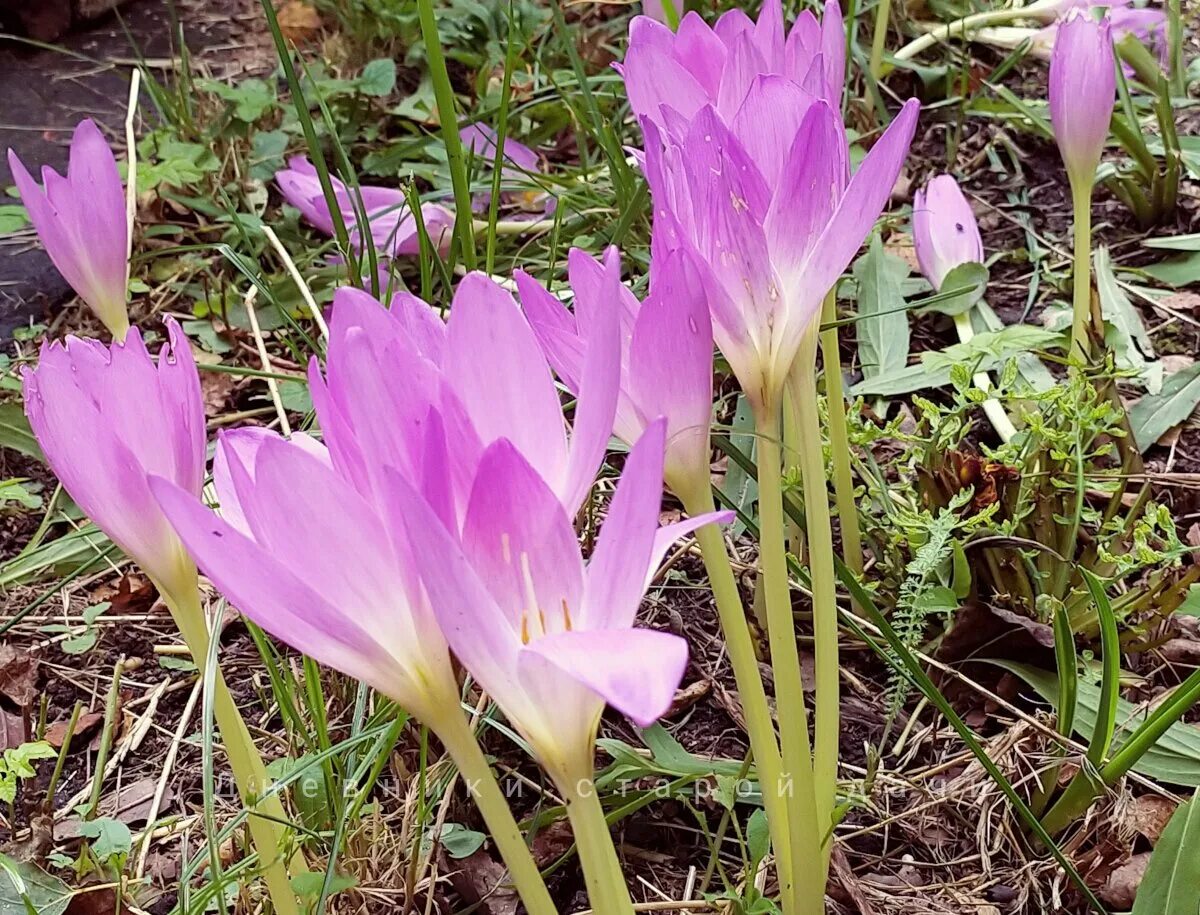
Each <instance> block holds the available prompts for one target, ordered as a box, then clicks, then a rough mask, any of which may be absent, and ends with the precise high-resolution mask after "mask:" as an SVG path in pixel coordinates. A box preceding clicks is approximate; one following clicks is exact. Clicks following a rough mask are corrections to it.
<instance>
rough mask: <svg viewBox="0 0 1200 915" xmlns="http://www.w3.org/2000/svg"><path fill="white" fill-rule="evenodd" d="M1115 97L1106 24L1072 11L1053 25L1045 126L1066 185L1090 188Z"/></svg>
mask: <svg viewBox="0 0 1200 915" xmlns="http://www.w3.org/2000/svg"><path fill="white" fill-rule="evenodd" d="M1116 93H1117V75H1116V69H1115V57H1114V52H1113V44H1112V25H1111V23H1110V22H1109V21H1108V19H1104V20H1102V21H1100V22H1097V21H1096V20H1095V19H1092V18H1091V16H1089V15H1087V14H1086V13H1084V12H1081V11H1079V10H1072V11H1071V12H1070V13H1069V14H1068V15H1067V17H1066V19H1065V20H1064V21H1063V22H1062V23H1061V24H1060V25H1059V26H1058V37H1057V40H1056V41H1055V42H1054V54H1053V56H1052V57H1051V59H1050V122H1051V124H1052V125H1053V127H1054V139H1055V141H1056V142H1057V143H1058V149H1059V152H1060V153H1061V154H1062V158H1063V163H1064V164H1065V165H1066V167H1067V175H1068V177H1069V178H1070V179H1071V182H1072V184H1076V183H1082V184H1081V186H1084V184H1086V186H1087V187H1091V184H1092V181H1093V180H1094V178H1095V174H1096V169H1097V167H1099V165H1100V156H1101V154H1102V153H1103V152H1104V143H1105V141H1106V140H1107V139H1108V127H1109V123H1110V121H1111V120H1112V112H1113V105H1114V104H1115V102H1116Z"/></svg>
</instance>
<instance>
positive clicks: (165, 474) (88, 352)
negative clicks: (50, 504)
mask: <svg viewBox="0 0 1200 915" xmlns="http://www.w3.org/2000/svg"><path fill="white" fill-rule="evenodd" d="M166 326H167V336H168V342H167V344H166V345H165V346H164V347H163V348H162V350H161V352H160V353H159V357H158V361H157V364H155V360H154V358H153V357H151V355H150V353H149V352H148V351H147V350H146V346H145V344H144V343H143V342H142V337H141V334H140V333H139V332H138V330H137V329H136V328H133V329H132V330H130V331H129V333H128V335H127V336H126V338H125V340H124V342H121V343H113V344H112V345H111V346H104V345H103V344H101V343H100V342H98V341H96V340H82V339H79V338H77V337H68V338H67V341H66V343H65V345H64V344H60V343H46V344H43V345H42V351H41V357H40V359H39V361H38V366H37V368H36V369H29V368H26V369H24V370H23V375H24V380H25V411H26V413H27V414H28V416H29V424H30V426H31V427H32V428H33V432H34V435H35V436H36V437H37V440H38V443H39V444H40V445H41V446H42V451H43V452H45V455H46V460H47V461H48V462H49V464H50V468H51V469H52V470H53V471H54V473H55V476H57V477H58V478H59V480H61V481H62V484H63V487H64V488H65V489H66V490H67V492H68V493H69V494H70V496H71V498H72V499H74V500H75V502H76V503H77V504H78V505H79V507H80V508H81V509H83V511H84V513H85V514H86V515H87V516H88V517H89V518H91V519H92V521H94V522H95V523H96V526H97V527H99V528H100V529H101V530H102V531H104V533H105V534H107V535H108V537H109V539H111V540H112V541H113V542H114V543H115V544H117V546H119V547H120V548H121V549H122V550H124V551H125V553H127V554H128V555H129V556H130V557H132V558H133V559H134V560H136V561H137V563H138V564H139V565H141V566H142V568H143V569H145V570H146V572H147V573H148V574H149V575H150V576H151V578H153V579H154V581H155V582H156V584H158V586H159V587H160V589H162V590H164V591H166V592H168V593H172V594H174V595H175V596H176V597H178V596H180V594H181V593H184V592H183V589H186V588H188V587H194V576H195V570H194V567H193V566H192V565H191V561H190V560H189V559H188V558H187V555H186V553H185V552H184V550H183V547H182V546H181V545H180V542H179V538H178V537H177V536H176V535H175V532H174V530H173V529H172V528H171V525H170V524H169V523H168V521H167V519H166V518H165V517H164V516H163V513H162V511H161V510H160V509H159V507H158V503H157V502H156V501H155V499H154V497H153V495H152V494H151V491H150V486H149V483H148V480H149V478H150V477H152V476H158V477H162V478H164V479H167V480H170V481H171V482H172V483H173V485H175V486H177V487H179V488H180V489H181V490H183V491H184V492H187V493H190V494H191V495H192V496H193V497H196V496H199V494H200V490H201V487H202V486H203V485H204V436H205V430H204V405H203V401H202V399H201V396H200V379H199V376H198V374H197V372H196V364H195V362H194V361H193V359H192V351H191V349H190V348H189V346H188V342H187V338H186V337H185V336H184V334H183V332H182V331H181V330H180V329H179V326H178V325H177V324H176V323H175V321H174V320H172V319H170V318H168V319H167V320H166Z"/></svg>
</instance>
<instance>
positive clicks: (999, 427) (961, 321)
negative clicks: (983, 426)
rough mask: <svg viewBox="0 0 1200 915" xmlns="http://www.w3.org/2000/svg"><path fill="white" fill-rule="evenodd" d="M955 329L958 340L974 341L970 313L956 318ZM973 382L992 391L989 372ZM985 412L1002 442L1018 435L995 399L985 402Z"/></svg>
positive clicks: (957, 315) (983, 388)
mask: <svg viewBox="0 0 1200 915" xmlns="http://www.w3.org/2000/svg"><path fill="white" fill-rule="evenodd" d="M954 329H955V330H956V331H958V339H959V340H961V341H962V342H963V343H969V342H970V341H971V340H972V339H974V337H975V328H974V326H973V325H972V324H971V312H970V311H964V312H961V313H959V314H956V315H955V316H954ZM973 381H974V382H975V387H977V388H979V390H981V391H990V390H991V389H992V379H991V378H990V377H989V376H988V373H987V372H976V373H975V376H974V378H973ZM983 412H984V414H985V415H986V416H987V418H988V421H989V422H990V423H991V424H992V428H993V429H995V430H996V434H997V435H999V436H1000V440H1001V441H1004V442H1010V441H1012V438H1013V436H1014V435H1016V434H1017V427H1016V426H1014V425H1013V423H1012V420H1011V419H1009V418H1008V414H1007V413H1005V412H1004V405H1003V404H1001V403H1000V401H998V400H997V399H996V398H995V397H989V398H988V399H987V400H985V401H984V402H983Z"/></svg>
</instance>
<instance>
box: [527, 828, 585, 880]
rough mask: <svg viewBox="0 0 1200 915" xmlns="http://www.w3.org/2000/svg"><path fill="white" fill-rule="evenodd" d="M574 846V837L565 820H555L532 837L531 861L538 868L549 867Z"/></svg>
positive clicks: (530, 846) (530, 847)
mask: <svg viewBox="0 0 1200 915" xmlns="http://www.w3.org/2000/svg"><path fill="white" fill-rule="evenodd" d="M574 844H575V836H574V835H573V834H572V832H571V827H570V825H569V824H568V823H567V821H566V820H555V821H554V822H553V823H551V824H550V825H549V826H547V827H546V828H545V829H542V830H540V831H539V832H538V834H537V835H536V836H534V837H533V841H532V842H531V843H530V845H529V850H530V852H532V853H533V860H534V862H535V863H536V864H537V866H538V867H539V868H545V867H549V866H550V865H551V864H554V863H555V862H556V861H557V860H558V859H559V858H561V857H562V856H563V855H565V854H566V853H567V851H568V850H569V849H570V848H571V846H572V845H574Z"/></svg>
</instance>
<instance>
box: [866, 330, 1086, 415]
mask: <svg viewBox="0 0 1200 915" xmlns="http://www.w3.org/2000/svg"><path fill="white" fill-rule="evenodd" d="M1062 342H1063V341H1062V335H1061V334H1057V333H1054V332H1053V331H1048V330H1045V329H1043V328H1040V327H1031V326H1030V325H1028V324H1013V325H1010V326H1008V327H1005V328H1004V329H1003V330H998V331H985V332H984V333H981V334H976V335H975V336H974V337H973V338H972V339H971V340H970V342H968V343H955V344H954V345H953V346H948V347H946V348H945V349H944V350H940V351H938V352H932V353H923V354H922V355H921V363H920V364H919V365H908V366H905V367H904V368H902V369H900V370H899V371H897V372H891V373H889V374H887V375H881V376H879V377H877V378H867V379H864V380H863V381H860V382H859V383H858V384H856V385H855V386H854V387H853V388H851V389H850V393H851V394H852V395H854V396H866V395H877V396H882V397H888V396H894V395H897V394H909V393H911V392H913V391H919V390H921V389H922V388H936V387H941V386H942V385H945V384H949V383H950V370H951V368H953V367H954V366H955V365H964V366H967V367H969V368H970V369H971V370H972V371H976V372H986V371H990V370H992V369H994V368H996V367H997V366H999V365H1000V364H1001V363H1002V362H1004V360H1006V359H1009V358H1011V357H1013V356H1016V355H1018V354H1021V353H1028V352H1029V351H1030V350H1035V349H1052V348H1054V349H1057V348H1061V347H1062Z"/></svg>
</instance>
